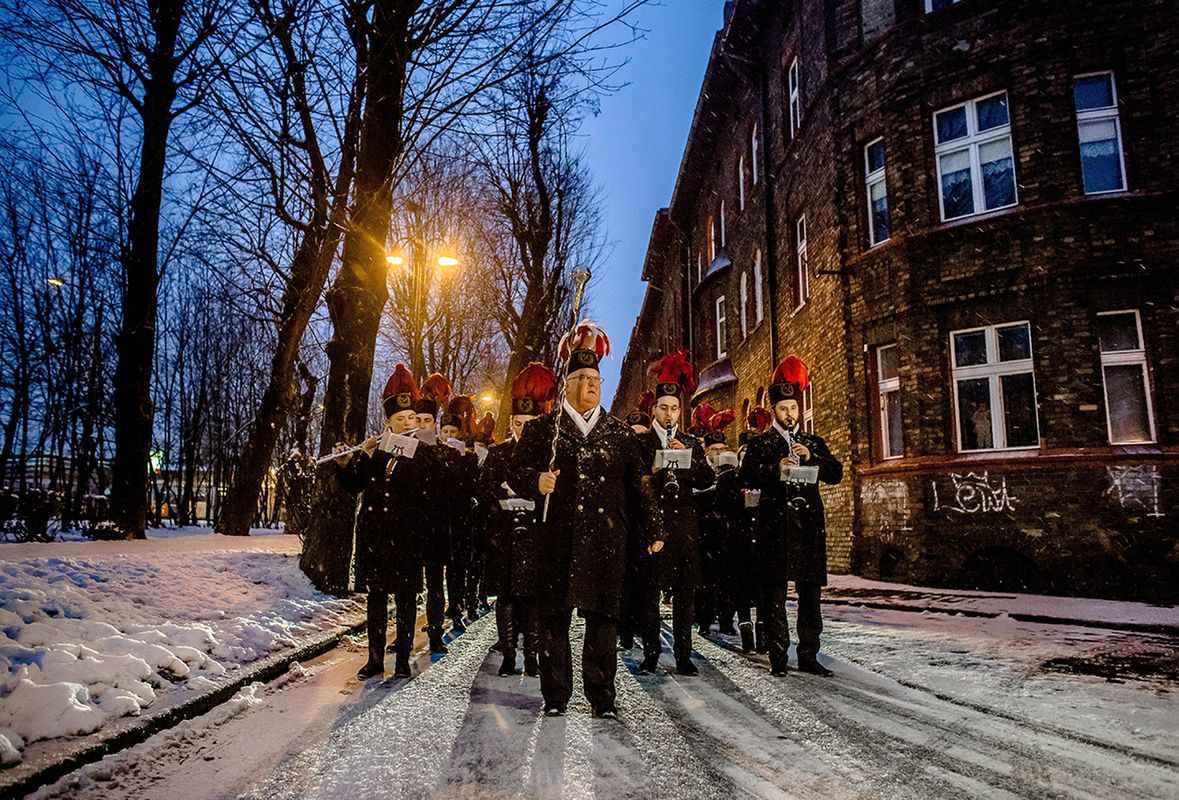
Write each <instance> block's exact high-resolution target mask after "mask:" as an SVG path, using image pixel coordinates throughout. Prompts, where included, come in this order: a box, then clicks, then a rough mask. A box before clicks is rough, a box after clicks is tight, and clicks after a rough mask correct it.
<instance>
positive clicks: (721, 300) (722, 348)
mask: <svg viewBox="0 0 1179 800" xmlns="http://www.w3.org/2000/svg"><path fill="white" fill-rule="evenodd" d="M728 334H729V332H728V325H727V320H726V318H725V296H724V295H723V294H722V295H721V296H720V297H718V298H716V357H717V358H724V357H725V355H727V354H728V352H729V335H728Z"/></svg>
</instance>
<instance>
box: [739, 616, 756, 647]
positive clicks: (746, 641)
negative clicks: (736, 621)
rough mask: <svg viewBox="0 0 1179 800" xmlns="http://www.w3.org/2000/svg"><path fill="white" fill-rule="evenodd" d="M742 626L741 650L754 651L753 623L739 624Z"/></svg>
mask: <svg viewBox="0 0 1179 800" xmlns="http://www.w3.org/2000/svg"><path fill="white" fill-rule="evenodd" d="M739 627H740V628H741V652H742V653H752V652H753V623H752V622H742V623H741V625H740V626H739Z"/></svg>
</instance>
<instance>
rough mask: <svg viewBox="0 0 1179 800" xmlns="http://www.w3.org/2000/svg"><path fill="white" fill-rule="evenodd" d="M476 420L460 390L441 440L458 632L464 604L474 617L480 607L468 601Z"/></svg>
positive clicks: (450, 599)
mask: <svg viewBox="0 0 1179 800" xmlns="http://www.w3.org/2000/svg"><path fill="white" fill-rule="evenodd" d="M474 424H475V403H474V401H473V400H471V398H470V397H468V396H467V395H463V394H460V395H457V396H455V397H453V398H451V401H450V404H449V405H448V406H447V409H446V413H444V414H443V415H442V418H441V420H440V423H439V429H438V441H439V442H440V443H442V444H444V445H448V448H447V450H446V451H444V452H445V454H446V462H447V464H449V465H450V467H451V473H450V478H449V480H448V481H447V486H446V490H445V497H446V508H445V509H443V510H442V514H443V515H444V516H445V517H446V518H447V524H448V528H449V531H450V535H449V537H448V538H449V541H450V551H449V553H448V554H447V557H446V601H447V603H446V616H447V617H449V618H450V628H451V630H452V631H454V632H455V633H462V632H463V631H465V630H466V629H467V626H466V624H465V623H464V622H463V611H464V608H466V609H469V610H470V613H471V615H472V617H474V616H477V614H478V608H477V607H475V608H472V607H471V606H469V605H466V603H467V594H468V592H467V589H468V586H467V579H468V571H469V569H470V560H471V545H472V537H473V528H474V517H473V512H474V499H475V483H476V481H477V480H478V478H479V459H478V457H477V456H476V455H475V450H474V442H473V441H471V442H470V443H469V444H468V439H469V438H470V436H471V435H472V434H473V432H474V431H473V429H474Z"/></svg>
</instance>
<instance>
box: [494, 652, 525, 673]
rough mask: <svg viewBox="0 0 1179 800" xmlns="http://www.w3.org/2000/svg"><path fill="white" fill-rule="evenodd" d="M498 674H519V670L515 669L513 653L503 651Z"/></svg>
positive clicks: (514, 655)
mask: <svg viewBox="0 0 1179 800" xmlns="http://www.w3.org/2000/svg"><path fill="white" fill-rule="evenodd" d="M499 674H500V675H501V676H503V677H507V676H508V675H519V674H520V670H518V669H516V654H515V653H504V663H502V664H500V665H499Z"/></svg>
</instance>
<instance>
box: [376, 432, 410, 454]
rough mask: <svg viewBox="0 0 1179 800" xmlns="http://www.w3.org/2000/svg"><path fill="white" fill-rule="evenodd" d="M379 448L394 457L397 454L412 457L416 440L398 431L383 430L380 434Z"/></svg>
mask: <svg viewBox="0 0 1179 800" xmlns="http://www.w3.org/2000/svg"><path fill="white" fill-rule="evenodd" d="M381 449H382V450H384V451H385V452H386V453H389V454H390V455H392V456H393V457H394V458H397V457H398V456H403V457H405V458H413V454H414V453H415V452H417V449H418V440H417V439H415V438H413V437H412V436H402V435H401V434H400V433H393V432H392V431H385V432H384V434H382V435H381Z"/></svg>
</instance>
